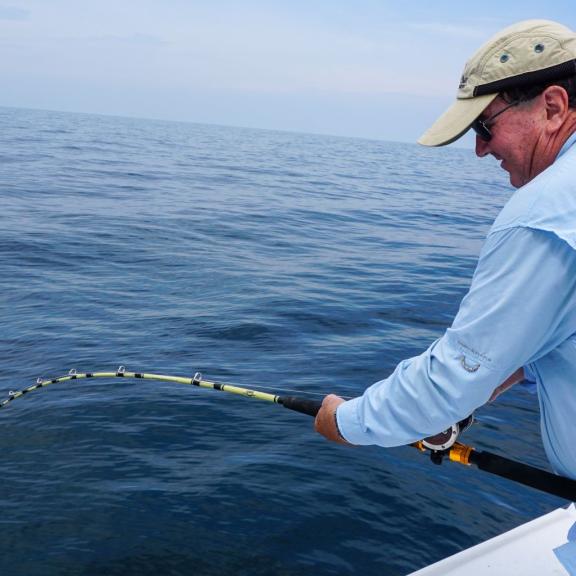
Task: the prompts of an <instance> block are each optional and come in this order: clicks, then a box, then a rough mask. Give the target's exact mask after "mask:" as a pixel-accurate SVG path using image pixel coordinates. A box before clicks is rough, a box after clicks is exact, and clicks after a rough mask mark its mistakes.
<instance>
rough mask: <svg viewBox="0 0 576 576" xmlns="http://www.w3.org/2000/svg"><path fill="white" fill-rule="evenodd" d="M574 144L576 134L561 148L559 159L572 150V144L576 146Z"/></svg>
mask: <svg viewBox="0 0 576 576" xmlns="http://www.w3.org/2000/svg"><path fill="white" fill-rule="evenodd" d="M574 142H576V132H574V134H572V135H571V136H570V137H569V138H568V140H566V142H564V145H563V146H562V148H560V152H558V156H557V158H560V156H562V154H564V153H565V152H567V151H568V148H570V147H571V146H572V144H574Z"/></svg>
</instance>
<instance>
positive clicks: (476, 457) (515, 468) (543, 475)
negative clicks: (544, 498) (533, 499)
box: [470, 450, 576, 502]
mask: <svg viewBox="0 0 576 576" xmlns="http://www.w3.org/2000/svg"><path fill="white" fill-rule="evenodd" d="M470 463H471V464H474V465H476V466H477V467H478V468H479V469H480V470H484V471H485V472H491V473H492V474H496V475H498V476H502V477H503V478H508V479H509V480H514V481H516V482H518V483H520V484H524V485H525V486H530V487H531V488H536V489H537V490H542V491H543V492H548V494H554V495H555V496H559V497H560V498H565V499H566V500H570V501H571V502H574V501H576V480H572V479H570V478H565V477H563V476H557V475H556V474H552V472H548V471H547V470H541V469H539V468H533V467H532V466H529V465H528V464H523V463H522V462H516V461H514V460H509V459H508V458H504V457H503V456H499V455H497V454H492V453H491V452H476V451H475V450H473V451H472V452H471V454H470Z"/></svg>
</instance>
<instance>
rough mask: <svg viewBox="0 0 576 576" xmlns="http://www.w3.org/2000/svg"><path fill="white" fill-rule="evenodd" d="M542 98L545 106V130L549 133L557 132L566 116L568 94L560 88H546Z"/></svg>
mask: <svg viewBox="0 0 576 576" xmlns="http://www.w3.org/2000/svg"><path fill="white" fill-rule="evenodd" d="M542 97H543V98H544V105H545V106H546V120H547V129H548V131H549V132H550V133H554V132H557V131H558V130H559V129H560V128H561V127H562V125H563V124H564V122H565V120H566V116H567V114H568V110H569V106H568V93H567V92H566V90H564V88H562V87H561V86H548V88H546V90H544V92H543V93H542Z"/></svg>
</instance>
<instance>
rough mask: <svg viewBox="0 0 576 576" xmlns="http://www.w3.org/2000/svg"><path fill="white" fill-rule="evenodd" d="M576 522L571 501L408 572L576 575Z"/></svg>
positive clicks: (422, 575) (425, 575)
mask: <svg viewBox="0 0 576 576" xmlns="http://www.w3.org/2000/svg"><path fill="white" fill-rule="evenodd" d="M575 526H576V508H575V506H574V504H571V505H570V506H569V507H568V508H559V509H558V510H554V511H553V512H550V513H549V514H546V515H544V516H541V517H540V518H536V519H535V520H532V521H531V522H527V523H526V524H522V525H521V526H518V527H517V528H514V529H513V530H510V531H509V532H506V533H504V534H501V535H500V536H496V537H495V538H492V539H490V540H486V542H482V543H481V544H478V545H477V546H473V547H472V548H469V549H467V550H464V551H462V552H459V553H458V554H455V555H454V556H450V557H449V558H446V559H444V560H441V561H440V562H437V563H435V564H432V565H430V566H427V567H426V568H423V569H422V570H418V571H416V572H413V573H412V574H410V575H409V576H462V574H465V575H466V576H479V575H486V574H487V575H489V576H516V575H517V576H548V575H557V576H567V575H569V576H576V527H575ZM569 532H570V542H569ZM560 548H562V549H560ZM555 550H556V552H555ZM557 554H558V556H559V557H560V559H559V557H558V556H557Z"/></svg>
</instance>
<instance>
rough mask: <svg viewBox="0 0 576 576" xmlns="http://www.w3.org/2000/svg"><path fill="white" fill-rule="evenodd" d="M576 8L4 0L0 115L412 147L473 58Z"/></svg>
mask: <svg viewBox="0 0 576 576" xmlns="http://www.w3.org/2000/svg"><path fill="white" fill-rule="evenodd" d="M527 18H548V19H554V20H557V21H560V22H562V23H564V24H566V25H568V26H570V27H572V28H573V29H576V2H575V1H574V0H549V1H548V2H542V1H538V2H536V1H533V0H524V1H518V0H510V1H509V2H503V1H501V0H499V1H496V0H485V1H483V2H465V1H464V0H460V1H446V2H443V1H441V0H437V1H423V0H404V1H402V2H401V1H394V2H393V1H387V0H348V1H343V0H306V1H303V0H285V1H282V2H280V1H275V0H268V1H264V0H238V1H232V0H211V1H208V0H205V1H195V0H21V1H18V0H13V1H11V2H10V1H9V0H8V2H6V3H4V2H3V1H2V0H0V42H1V48H2V57H1V58H0V78H1V80H2V91H1V92H0V105H4V106H16V107H24V108H43V109H51V110H66V111H79V112H97V113H104V114H117V115H126V116H139V117H146V118H162V119H171V120H186V121H192V122H203V123H212V124H225V125H234V126H250V127H257V128H276V129H281V130H292V131H298V132H317V133H326V134H337V135H348V136H362V137H369V138H378V139H383V140H397V141H414V140H415V139H416V138H417V137H418V136H419V135H420V133H421V132H422V131H423V130H424V129H425V128H427V126H428V124H429V123H430V122H431V121H432V120H433V119H434V118H435V117H436V116H437V115H438V114H439V113H440V112H441V111H443V109H444V108H445V107H446V106H447V105H448V104H449V103H450V102H451V101H452V99H453V97H454V95H455V92H456V87H457V83H458V79H459V77H460V74H461V71H462V68H463V65H464V62H465V60H466V59H467V58H468V56H470V55H471V54H472V52H474V51H475V50H476V48H477V47H478V46H479V45H480V44H481V43H482V42H483V41H484V40H485V39H487V38H488V37H489V36H490V35H491V34H493V33H494V32H496V31H498V30H499V29H500V28H502V27H504V26H507V25H509V24H511V23H514V22H516V21H518V20H523V19H527Z"/></svg>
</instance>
